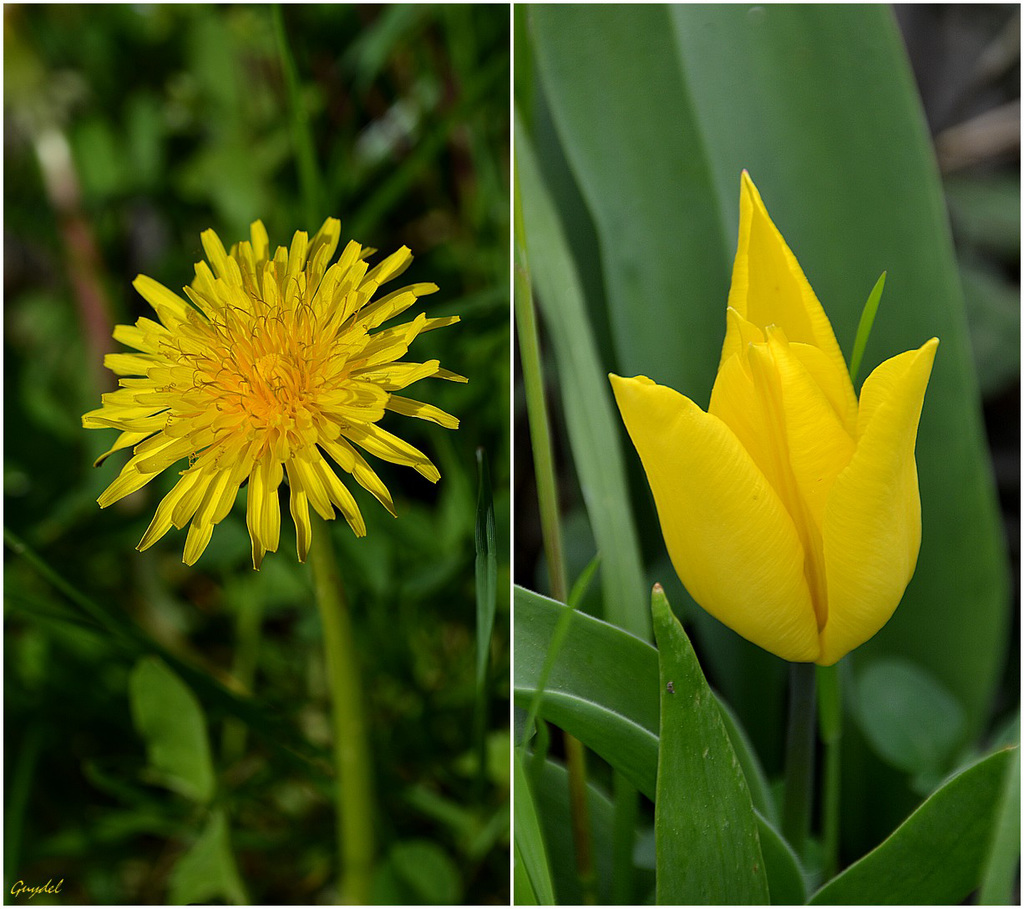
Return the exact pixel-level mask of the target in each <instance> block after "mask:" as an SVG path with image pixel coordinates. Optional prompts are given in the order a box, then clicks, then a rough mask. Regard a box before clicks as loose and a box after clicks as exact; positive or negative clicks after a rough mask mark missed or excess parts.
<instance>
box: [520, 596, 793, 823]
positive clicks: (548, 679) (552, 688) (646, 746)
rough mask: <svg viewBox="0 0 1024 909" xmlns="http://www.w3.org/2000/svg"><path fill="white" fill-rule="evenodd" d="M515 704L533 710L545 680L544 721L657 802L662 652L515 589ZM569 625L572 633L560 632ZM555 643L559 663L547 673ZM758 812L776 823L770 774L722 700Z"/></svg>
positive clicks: (541, 710)
mask: <svg viewBox="0 0 1024 909" xmlns="http://www.w3.org/2000/svg"><path fill="white" fill-rule="evenodd" d="M514 602H515V610H516V622H515V642H514V644H515V654H516V660H515V678H514V681H513V687H514V696H515V700H516V704H517V705H519V706H522V707H530V706H532V704H533V702H534V698H535V697H536V693H537V691H538V690H539V687H540V684H541V682H542V681H545V684H544V686H543V687H544V694H543V696H542V698H541V700H540V704H539V707H538V710H539V715H540V716H542V717H544V718H545V719H548V720H550V721H551V722H553V723H555V724H557V725H559V726H560V727H561V728H563V729H565V731H566V732H569V733H570V734H572V735H574V736H576V738H578V739H580V740H581V741H582V742H583V743H584V744H585V745H587V747H588V748H592V749H593V750H594V751H596V752H597V753H598V754H600V755H601V757H603V758H604V759H605V760H606V761H608V762H609V763H610V764H611V765H612V766H613V767H615V768H616V769H617V770H619V771H620V772H621V773H622V774H623V775H624V776H626V778H627V779H629V781H630V782H631V783H632V784H633V785H634V786H636V787H637V789H639V790H640V791H641V792H642V793H643V794H644V795H646V796H647V797H648V798H651V799H653V798H654V791H655V780H656V774H657V767H658V729H659V723H660V719H659V715H660V713H659V712H660V707H659V701H658V697H659V696H658V690H659V688H658V651H657V650H655V649H654V648H653V647H652V646H651V645H650V644H647V643H646V642H644V641H641V640H640V639H639V638H635V637H633V635H631V634H629V633H628V632H625V631H623V630H622V629H621V628H616V627H615V626H614V625H610V624H608V623H607V622H602V621H601V620H600V619H595V618H594V617H593V616H589V615H586V614H585V613H581V612H574V611H573V610H571V609H569V608H568V607H566V606H563V605H562V604H561V603H556V602H555V601H554V600H550V599H548V598H547V597H542V596H540V595H539V594H536V593H533V592H532V591H529V590H524V589H523V588H522V587H516V588H515V590H514ZM564 623H567V624H568V627H567V628H566V629H565V630H564V632H563V631H562V630H561V629H562V626H563V624H564ZM556 638H557V639H558V640H559V641H560V642H561V643H560V656H558V657H556V659H555V660H554V661H553V662H552V663H551V666H550V669H548V656H549V652H550V650H551V648H552V646H553V643H554V642H555V640H556ZM717 703H718V706H719V708H720V709H721V712H722V720H723V722H724V724H725V728H726V730H727V732H728V733H729V737H730V740H731V742H732V747H733V750H734V751H735V753H736V756H737V759H738V760H739V762H740V766H741V767H742V768H743V771H744V774H745V775H746V778H747V785H748V787H749V789H750V793H751V797H752V798H753V801H754V807H755V808H757V810H758V811H760V812H761V813H762V814H763V815H765V817H767V818H769V819H772V820H773V821H774V819H775V818H776V814H777V812H776V808H775V804H774V802H773V800H772V797H771V794H770V792H769V787H768V783H767V780H766V778H765V775H764V771H763V770H762V769H761V765H760V763H759V761H758V759H757V755H756V754H755V752H754V750H753V748H752V747H751V745H750V742H749V739H748V738H747V735H746V733H745V732H744V731H743V728H742V727H741V726H740V724H739V721H738V719H737V718H736V716H735V715H734V714H733V713H732V711H731V710H730V709H729V707H728V706H727V705H726V704H725V703H724V702H722V701H721V700H718V702H717Z"/></svg>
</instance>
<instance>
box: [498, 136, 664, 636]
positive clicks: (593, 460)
mask: <svg viewBox="0 0 1024 909" xmlns="http://www.w3.org/2000/svg"><path fill="white" fill-rule="evenodd" d="M516 168H517V173H518V175H519V186H520V192H521V194H522V202H523V217H524V220H525V229H526V238H527V247H528V249H527V253H528V257H529V262H530V277H531V280H532V282H533V287H534V290H535V294H536V297H537V301H538V304H539V307H540V311H541V314H542V316H543V317H544V321H545V325H546V327H547V329H548V331H549V332H550V335H551V340H552V346H553V348H554V353H555V360H556V362H557V364H558V373H559V378H560V385H561V390H562V401H563V407H564V409H565V416H566V423H567V426H568V430H569V442H570V445H571V446H572V451H573V458H574V461H575V464H576V471H577V473H578V474H579V478H580V484H581V486H582V487H583V488H584V489H585V490H586V502H587V512H588V515H589V517H590V524H591V527H592V528H593V531H594V538H595V539H596V541H597V548H598V550H599V551H600V553H601V557H602V560H603V569H602V572H601V584H602V588H603V590H604V607H605V617H606V618H607V619H608V620H609V621H612V622H614V623H615V624H616V625H619V626H620V627H622V628H625V629H627V630H628V631H631V632H633V633H634V634H637V635H640V636H647V635H648V634H649V633H650V621H649V617H648V615H647V609H646V606H645V604H644V601H643V594H642V591H643V590H644V589H645V588H646V581H645V579H644V575H643V570H642V567H641V564H640V552H639V546H638V543H637V540H636V532H635V530H634V527H633V519H632V506H631V504H630V497H629V491H628V489H627V486H626V475H625V465H624V461H623V458H622V449H621V443H620V439H621V431H620V429H619V424H618V419H617V417H616V416H615V411H614V408H613V406H612V399H611V387H610V385H609V384H608V378H607V372H608V371H607V369H605V368H603V367H602V364H601V361H600V358H599V356H598V353H597V350H596V346H595V343H594V338H593V332H592V331H591V328H590V324H589V321H588V317H587V312H586V305H585V303H584V300H583V294H582V291H581V290H580V282H579V278H578V276H577V274H576V269H575V266H574V264H573V261H572V255H571V253H570V251H569V247H568V244H567V243H566V239H565V235H564V233H563V230H562V225H561V223H560V222H559V219H558V213H557V212H556V211H555V209H554V207H553V206H552V204H551V201H550V199H549V197H548V193H547V189H546V187H545V186H544V183H543V180H542V178H541V175H540V172H539V170H538V169H537V162H536V159H535V157H534V153H533V149H532V147H531V144H530V139H529V136H528V134H527V133H526V131H525V130H524V129H523V128H522V127H521V124H520V122H519V119H518V117H517V118H516Z"/></svg>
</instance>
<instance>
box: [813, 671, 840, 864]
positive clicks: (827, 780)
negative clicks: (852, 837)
mask: <svg viewBox="0 0 1024 909" xmlns="http://www.w3.org/2000/svg"><path fill="white" fill-rule="evenodd" d="M838 670H839V664H838V663H837V664H836V665H834V666H818V667H817V673H816V674H817V682H818V717H819V720H820V723H821V741H822V744H823V745H824V748H825V770H824V776H823V777H822V822H821V827H822V830H821V839H822V853H823V870H824V875H825V880H826V881H827V880H831V879H832V878H833V877H834V876H835V874H836V871H837V870H838V864H839V781H840V760H839V758H840V754H841V746H842V735H843V704H842V692H841V690H840V679H839V671H838Z"/></svg>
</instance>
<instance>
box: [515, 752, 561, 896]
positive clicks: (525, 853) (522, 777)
mask: <svg viewBox="0 0 1024 909" xmlns="http://www.w3.org/2000/svg"><path fill="white" fill-rule="evenodd" d="M512 760H513V764H514V766H513V773H514V776H515V788H514V799H513V803H514V804H513V827H512V830H513V837H514V841H515V852H516V871H515V881H516V892H515V894H514V896H515V902H516V903H520V902H523V903H532V904H540V905H545V906H550V905H552V904H553V903H554V901H555V894H554V889H553V888H552V886H551V870H550V868H549V866H548V857H547V850H546V849H545V847H544V836H543V834H542V833H541V828H540V821H539V820H538V819H537V809H536V806H535V805H534V801H533V793H532V791H531V789H530V783H529V780H528V779H527V776H526V771H525V770H524V769H523V751H522V749H521V748H517V749H516V750H515V752H514V754H513V758H512ZM521 897H522V899H521Z"/></svg>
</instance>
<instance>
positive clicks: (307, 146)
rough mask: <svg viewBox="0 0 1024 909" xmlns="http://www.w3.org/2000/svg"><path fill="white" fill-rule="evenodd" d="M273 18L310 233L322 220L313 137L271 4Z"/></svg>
mask: <svg viewBox="0 0 1024 909" xmlns="http://www.w3.org/2000/svg"><path fill="white" fill-rule="evenodd" d="M273 17H274V34H275V35H276V37H277V48H278V53H280V55H281V69H282V70H283V72H284V81H285V85H286V87H287V89H288V106H289V108H290V111H289V113H290V114H291V117H290V120H291V131H292V144H293V145H294V147H295V156H296V158H297V161H298V169H299V185H300V187H301V194H302V203H303V217H304V218H305V219H306V229H307V230H309V231H313V230H316V229H317V227H319V225H320V220H321V219H322V218H323V216H324V212H322V211H320V210H319V209H320V206H321V205H322V204H323V203H322V202H320V201H319V200H322V199H323V198H324V194H323V190H322V183H321V180H320V170H319V168H318V167H317V163H316V151H315V150H314V145H313V134H312V132H311V130H310V126H309V113H308V112H307V110H306V105H305V103H304V102H303V99H302V91H301V86H300V85H299V76H298V71H297V68H296V66H295V58H294V57H293V56H292V53H291V49H290V48H289V46H288V34H287V32H286V31H285V27H284V14H283V13H282V11H281V6H280V4H277V3H275V4H274V9H273Z"/></svg>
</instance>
